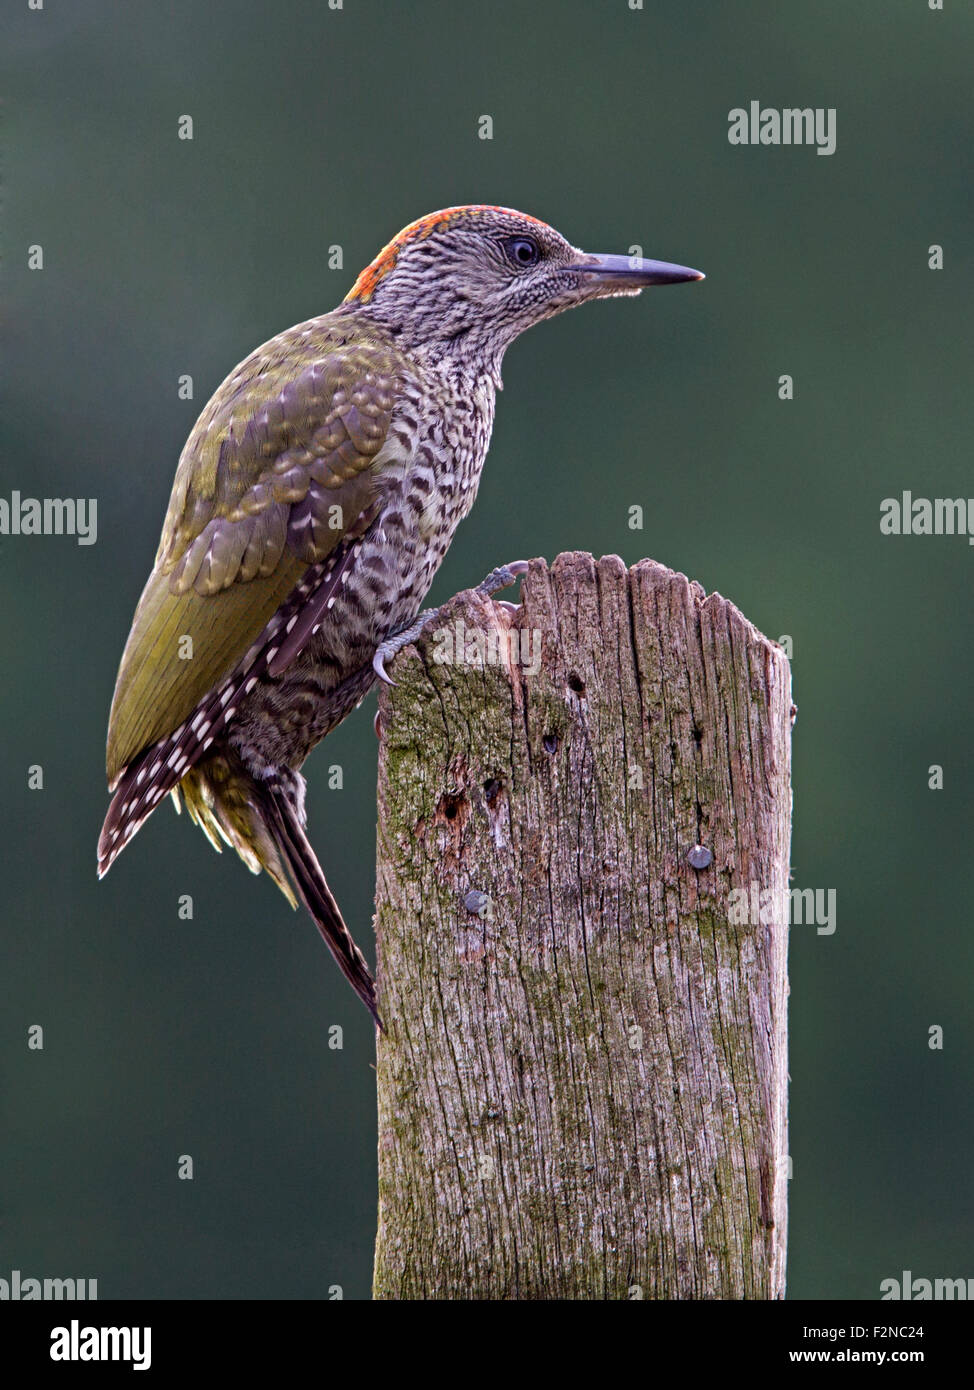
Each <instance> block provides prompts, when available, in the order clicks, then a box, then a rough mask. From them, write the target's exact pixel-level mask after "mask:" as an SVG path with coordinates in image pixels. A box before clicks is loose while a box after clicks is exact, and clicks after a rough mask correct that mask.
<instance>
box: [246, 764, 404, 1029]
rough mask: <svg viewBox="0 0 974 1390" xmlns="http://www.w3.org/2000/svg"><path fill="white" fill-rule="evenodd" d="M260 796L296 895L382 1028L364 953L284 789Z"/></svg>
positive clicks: (264, 791)
mask: <svg viewBox="0 0 974 1390" xmlns="http://www.w3.org/2000/svg"><path fill="white" fill-rule="evenodd" d="M258 785H260V784H258ZM260 796H261V809H262V810H263V811H264V817H265V821H266V822H267V828H268V830H269V831H270V833H271V836H272V837H273V840H274V843H275V845H276V846H277V849H278V851H279V852H280V854H281V857H282V858H283V860H284V863H285V865H286V867H287V871H288V874H289V875H290V878H291V880H292V882H293V884H294V887H295V889H296V890H297V894H298V897H299V898H300V899H301V901H302V902H303V903H304V905H305V907H306V908H307V910H308V913H309V915H310V916H311V917H312V918H314V922H315V926H316V927H317V928H318V930H319V932H320V933H321V935H322V937H323V939H324V942H325V945H326V946H327V947H328V949H329V951H331V953H332V955H333V956H334V957H335V960H336V961H337V962H338V968H339V970H340V971H341V972H342V974H343V975H344V976H345V979H346V980H347V981H348V983H349V984H350V985H351V986H352V989H354V991H355V993H356V994H357V995H358V997H359V998H360V999H361V1001H362V1003H363V1004H364V1005H365V1007H366V1008H367V1009H368V1011H369V1013H370V1014H371V1015H372V1017H373V1018H374V1019H375V1022H376V1026H377V1027H379V1028H382V1026H383V1024H382V1019H381V1018H380V1017H379V1012H378V1009H377V1007H376V999H375V981H374V980H373V978H372V976H371V974H370V973H369V967H368V966H367V965H366V963H365V957H364V956H363V955H362V952H361V951H360V950H359V948H358V947H357V946H356V944H355V942H354V940H353V939H352V933H351V932H350V931H349V930H348V927H346V925H345V923H344V921H343V920H342V914H341V912H340V911H339V907H338V904H337V903H336V901H335V898H334V896H333V894H332V891H331V889H330V888H329V887H328V884H327V882H326V880H325V875H324V874H323V873H322V870H321V865H320V864H319V863H318V859H317V856H316V855H315V852H314V850H313V849H312V847H311V842H310V841H309V839H308V837H307V835H306V834H305V833H304V828H303V827H302V825H301V821H300V820H299V818H298V814H297V812H296V810H295V808H294V807H293V806H292V804H291V801H290V799H289V797H288V796H287V794H286V793H285V792H279V791H275V790H274V789H273V788H271V787H269V786H266V785H263V786H261V787H260Z"/></svg>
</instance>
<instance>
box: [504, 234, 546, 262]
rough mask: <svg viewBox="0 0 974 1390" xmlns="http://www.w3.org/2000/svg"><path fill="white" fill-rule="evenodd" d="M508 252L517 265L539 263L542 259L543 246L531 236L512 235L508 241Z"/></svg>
mask: <svg viewBox="0 0 974 1390" xmlns="http://www.w3.org/2000/svg"><path fill="white" fill-rule="evenodd" d="M507 254H508V255H509V256H510V258H511V260H512V261H513V262H514V264H515V265H519V266H529V265H537V264H538V262H539V261H540V259H541V247H540V246H539V245H538V243H537V242H536V241H532V239H531V238H530V237H529V236H512V237H510V238H509V239H508V241H507Z"/></svg>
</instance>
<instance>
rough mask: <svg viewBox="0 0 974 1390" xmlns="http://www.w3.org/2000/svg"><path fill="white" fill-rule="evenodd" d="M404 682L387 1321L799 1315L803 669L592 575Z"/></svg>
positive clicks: (688, 601)
mask: <svg viewBox="0 0 974 1390" xmlns="http://www.w3.org/2000/svg"><path fill="white" fill-rule="evenodd" d="M391 674H392V675H393V678H394V679H395V680H396V681H397V682H398V686H397V688H396V689H393V690H389V689H384V690H383V693H382V696H381V700H380V720H381V745H380V758H379V829H378V882H377V892H376V905H377V916H376V931H377V936H378V956H379V1002H380V1009H381V1012H382V1015H383V1018H384V1021H385V1024H386V1028H387V1031H386V1032H385V1033H384V1034H382V1035H381V1036H380V1037H379V1041H378V1063H377V1067H378V1101H379V1230H378V1240H377V1246H376V1260H375V1286H374V1293H375V1297H377V1298H453V1299H456V1298H498V1299H527V1298H539V1299H550V1298H562V1299H565V1298H567V1299H603V1298H607V1299H632V1298H780V1297H781V1296H782V1295H783V1292H784V1278H785V1234H786V1210H787V1207H786V1202H787V1194H786V1181H787V1172H786V1166H785V1165H786V1162H787V1159H786V1154H787V1134H786V1084H787V1054H786V1044H787V1034H786V995H787V975H786V955H787V919H788V876H789V841H790V827H791V790H790V746H791V724H792V718H793V708H792V704H791V680H790V672H789V668H788V663H787V660H786V658H785V656H784V653H783V652H782V651H781V649H780V648H779V647H777V646H776V645H775V644H774V643H772V642H770V641H769V640H768V639H767V638H765V637H762V636H761V634H760V633H759V632H758V631H757V630H756V629H755V628H754V627H753V626H752V625H751V624H750V623H749V622H748V621H747V619H746V618H744V617H743V616H742V615H741V613H739V612H738V610H737V609H736V608H734V606H733V605H732V604H731V603H728V602H727V600H725V599H723V598H721V597H720V595H719V594H711V595H710V597H709V598H708V597H706V596H705V595H704V592H703V590H702V589H701V588H700V586H699V585H697V584H693V583H690V582H689V581H688V580H687V579H686V578H685V577H684V576H683V575H680V574H674V573H673V572H672V571H670V570H667V569H665V568H664V567H663V566H661V565H658V564H655V563H654V562H653V561H650V560H644V561H642V562H641V563H640V564H638V565H635V566H634V567H633V568H632V569H631V570H627V569H626V567H625V565H624V564H623V562H622V561H621V560H620V559H619V558H618V557H617V556H607V557H605V558H604V559H602V560H599V561H598V562H595V561H593V559H592V557H591V556H590V555H584V554H579V553H572V554H566V555H561V556H559V557H558V559H557V560H556V561H555V563H554V565H553V566H552V567H551V569H550V571H549V569H548V567H547V566H546V564H545V563H544V562H543V561H541V560H535V561H532V563H531V567H530V571H529V573H528V574H527V576H525V579H524V581H523V603H522V605H521V607H520V608H519V609H518V610H517V611H516V612H515V613H511V612H510V611H509V610H507V609H505V608H502V607H500V606H499V605H498V604H496V603H495V602H493V601H492V600H486V599H482V598H480V597H479V596H478V595H476V594H474V593H473V592H472V591H467V592H465V593H463V594H460V595H458V596H457V598H456V599H454V600H453V601H452V602H451V603H450V604H449V605H448V607H447V609H446V610H445V611H444V613H443V614H442V615H441V616H440V618H439V619H437V620H436V622H435V624H434V625H432V626H431V627H430V628H429V629H427V632H426V633H424V635H423V637H422V639H421V640H420V642H419V643H418V644H417V645H416V646H414V647H410V648H407V649H406V651H405V652H404V653H402V654H401V655H400V656H399V657H398V658H397V659H396V661H395V663H394V665H393V666H392V667H391ZM695 847H700V848H697V849H696V850H695ZM734 890H737V891H734ZM741 890H744V891H743V892H742V891H741ZM772 917H773V921H772V920H771V918H772Z"/></svg>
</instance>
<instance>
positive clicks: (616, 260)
mask: <svg viewBox="0 0 974 1390" xmlns="http://www.w3.org/2000/svg"><path fill="white" fill-rule="evenodd" d="M574 268H575V269H576V270H580V271H582V273H583V274H584V275H585V276H586V277H587V276H591V277H592V279H593V280H594V281H596V282H597V283H598V284H600V285H605V287H606V288H607V289H609V288H614V287H615V288H619V289H633V290H636V289H645V288H647V287H648V286H650V285H679V284H684V283H685V282H687V281H690V280H705V279H706V278H707V277H706V276H705V275H704V273H703V271H702V270H693V269H692V268H691V267H690V266H688V265H674V264H673V263H672V262H670V261H649V260H644V259H643V258H642V257H641V256H587V257H586V258H585V260H584V261H580V262H578V264H577V265H576V266H575V267H574Z"/></svg>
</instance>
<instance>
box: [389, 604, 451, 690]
mask: <svg viewBox="0 0 974 1390" xmlns="http://www.w3.org/2000/svg"><path fill="white" fill-rule="evenodd" d="M439 613H440V609H439V608H427V609H426V610H425V612H423V613H420V615H419V617H418V618H417V619H416V621H415V622H414V623H412V624H411V625H410V626H409V627H407V628H403V630H402V631H401V632H394V633H393V634H392V636H391V637H387V638H386V640H385V641H384V642H381V643H380V644H379V646H378V647H376V649H375V656H374V657H373V658H372V669H373V671H374V672H375V674H376V675H377V676H378V677H379V680H380V681H385V683H386V685H395V684H396V682H395V681H394V680H393V679H392V677H391V676H390V675H389V673H388V672H387V671H386V662H387V661H391V660H392V658H393V657H394V656H396V655H397V653H399V652H401V651H402V649H403V647H408V646H409V644H410V642H415V641H416V638H417V637H418V636H419V634H420V633H421V632H422V631H423V628H424V627H426V626H427V624H429V623H431V622H432V621H433V619H434V618H435V617H437V616H438V615H439Z"/></svg>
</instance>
